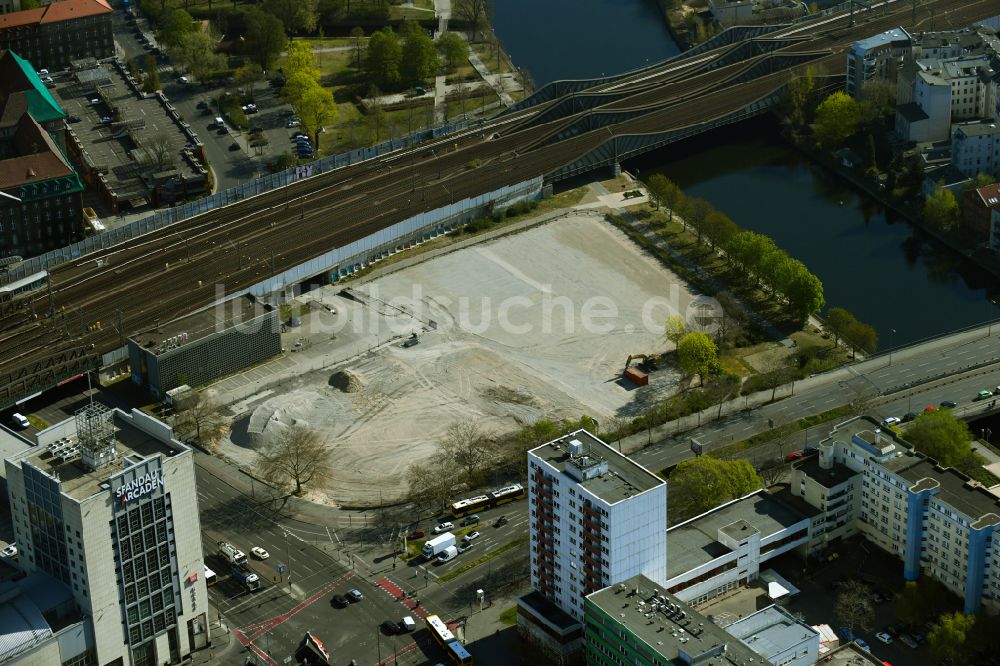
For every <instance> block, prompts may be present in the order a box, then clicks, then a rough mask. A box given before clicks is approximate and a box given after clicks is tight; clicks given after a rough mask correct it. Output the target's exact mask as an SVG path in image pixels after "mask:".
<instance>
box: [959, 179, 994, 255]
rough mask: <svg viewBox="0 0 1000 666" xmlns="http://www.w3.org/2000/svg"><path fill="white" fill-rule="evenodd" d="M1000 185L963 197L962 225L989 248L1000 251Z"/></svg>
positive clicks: (980, 189) (975, 190)
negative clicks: (996, 222) (996, 220)
mask: <svg viewBox="0 0 1000 666" xmlns="http://www.w3.org/2000/svg"><path fill="white" fill-rule="evenodd" d="M998 216H1000V183H993V184H992V185H987V186H986V187H980V188H979V189H972V190H969V191H967V192H965V194H963V195H962V224H963V225H964V226H965V228H966V229H968V230H969V231H971V232H972V233H973V234H975V236H976V237H977V238H979V239H980V240H981V241H982V242H983V243H984V244H985V245H986V246H987V247H989V248H990V249H993V250H1000V228H997V225H996V224H995V222H994V220H995V219H996V218H997V217H998Z"/></svg>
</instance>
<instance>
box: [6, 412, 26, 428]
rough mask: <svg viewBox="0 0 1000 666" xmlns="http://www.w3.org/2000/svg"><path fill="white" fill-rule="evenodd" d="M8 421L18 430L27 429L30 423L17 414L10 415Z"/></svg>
mask: <svg viewBox="0 0 1000 666" xmlns="http://www.w3.org/2000/svg"><path fill="white" fill-rule="evenodd" d="M10 419H11V421H13V422H14V425H16V426H17V427H19V428H27V427H28V426H30V425H31V423H29V422H28V419H26V418H25V417H24V415H23V414H18V413H17V412H14V413H13V414H11V417H10Z"/></svg>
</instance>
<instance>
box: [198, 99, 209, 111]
mask: <svg viewBox="0 0 1000 666" xmlns="http://www.w3.org/2000/svg"><path fill="white" fill-rule="evenodd" d="M198 108H199V109H207V108H208V102H206V101H205V100H201V101H200V102H198Z"/></svg>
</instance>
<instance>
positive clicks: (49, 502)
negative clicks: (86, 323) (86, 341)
mask: <svg viewBox="0 0 1000 666" xmlns="http://www.w3.org/2000/svg"><path fill="white" fill-rule="evenodd" d="M38 442H39V444H38V446H37V447H34V448H32V449H29V450H26V451H23V452H21V453H19V454H17V455H14V456H11V457H8V458H7V459H6V461H5V465H6V477H7V491H8V496H9V500H10V507H11V514H12V520H13V526H14V533H15V536H16V542H17V546H18V560H17V566H18V567H19V568H20V569H22V570H23V571H24V572H25V573H26V574H29V575H45V576H47V577H48V578H49V579H51V580H53V581H57V582H58V583H59V584H60V585H59V589H65V590H66V592H67V595H66V598H65V600H64V602H63V603H62V604H61V609H62V612H63V614H64V616H65V617H66V618H67V622H70V624H72V623H73V621H74V620H73V618H74V617H75V616H74V615H73V613H72V612H71V611H72V610H74V609H75V610H77V611H79V613H80V616H81V617H82V618H83V622H84V623H85V629H86V630H85V631H84V632H82V636H81V637H80V638H79V639H78V640H74V641H62V640H59V639H58V636H59V630H58V629H55V628H53V627H52V626H51V623H49V624H50V626H48V628H46V627H45V626H43V625H42V624H40V623H39V622H37V618H36V620H35V621H32V620H31V617H34V615H33V614H29V615H25V616H24V617H23V618H22V619H23V622H24V626H22V627H20V628H19V627H18V626H15V623H0V633H3V634H4V637H3V638H2V639H0V645H8V646H9V645H11V641H12V637H15V636H17V635H21V636H23V635H24V631H30V632H31V633H32V634H33V635H34V640H33V641H30V643H31V644H30V645H29V642H28V641H22V642H21V643H20V645H21V648H22V649H20V650H15V651H13V652H14V653H13V654H10V655H8V657H7V658H8V659H9V660H10V661H9V663H14V664H16V663H26V664H28V663H30V664H36V663H67V662H69V661H70V660H74V663H97V664H109V663H116V662H117V663H119V664H123V665H125V666H128V665H131V664H151V663H152V664H161V663H164V662H170V663H175V662H177V661H178V660H180V659H182V658H183V657H185V656H187V655H189V654H190V653H191V652H192V651H193V650H195V649H197V648H199V647H202V646H204V645H205V644H206V643H207V639H208V634H207V630H208V614H207V610H208V597H207V592H206V589H205V581H204V558H203V554H202V548H201V527H200V520H199V514H198V500H197V493H196V491H195V476H194V463H193V460H192V454H191V450H190V449H189V448H187V447H186V446H184V445H183V444H182V443H180V442H179V441H177V440H176V439H174V436H173V431H172V430H171V428H170V427H169V426H167V425H166V424H164V423H162V422H160V421H158V420H156V419H154V418H152V417H150V416H148V415H146V414H144V413H142V412H140V411H139V410H133V411H132V412H131V413H125V412H123V411H121V410H118V409H114V410H112V409H110V408H107V407H105V406H103V405H100V404H90V405H88V406H86V407H83V408H81V409H80V410H79V411H78V412H77V413H76V415H75V417H74V418H71V419H67V420H66V421H64V422H62V423H59V424H56V425H54V426H52V427H50V428H47V429H45V430H43V431H41V432H39V433H38ZM22 594H24V595H25V598H26V599H28V600H31V603H32V604H34V605H35V606H37V607H42V606H44V605H46V604H43V603H41V602H39V600H38V598H37V597H35V596H32V593H31V592H30V591H22ZM29 625H30V626H29ZM15 642H16V641H15ZM53 642H54V643H53ZM38 650H47V652H45V653H44V654H46V655H51V656H52V660H50V661H44V662H41V661H37V657H36V656H35V655H36V653H37V651H38ZM56 657H58V658H56ZM81 659H85V660H86V661H79V660H81ZM22 660H23V662H22Z"/></svg>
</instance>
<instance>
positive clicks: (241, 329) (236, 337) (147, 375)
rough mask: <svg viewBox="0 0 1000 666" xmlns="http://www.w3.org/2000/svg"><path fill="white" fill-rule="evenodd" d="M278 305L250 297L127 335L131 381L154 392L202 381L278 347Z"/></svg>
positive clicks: (246, 364) (243, 365) (274, 352)
mask: <svg viewBox="0 0 1000 666" xmlns="http://www.w3.org/2000/svg"><path fill="white" fill-rule="evenodd" d="M278 315H279V311H278V309H277V308H272V307H271V306H267V305H260V304H259V303H257V302H256V301H254V300H253V299H250V298H235V299H233V300H230V301H226V302H224V303H220V304H218V305H215V306H213V307H211V308H209V309H207V310H202V311H200V312H196V313H195V314H192V315H188V316H186V317H181V318H180V319H176V320H174V321H171V322H169V323H166V324H163V325H159V324H157V325H156V326H154V327H153V328H152V329H150V330H147V331H143V332H142V333H139V334H137V335H135V336H133V337H131V338H129V340H128V352H129V361H130V363H131V366H132V381H133V382H135V383H136V384H138V385H139V386H142V387H143V388H145V389H146V390H148V391H149V392H150V393H151V394H152V395H153V396H154V397H156V398H164V397H165V396H166V395H167V392H168V391H170V390H171V389H174V388H177V387H178V386H183V385H188V386H192V387H196V386H200V385H202V384H206V383H208V382H210V381H212V380H213V379H218V378H219V377H225V376H226V375H230V374H232V373H234V372H239V371H240V370H243V369H244V368H248V367H250V366H252V365H256V364H257V363H260V362H262V361H265V360H267V359H269V358H271V357H272V356H275V355H277V354H280V353H281V322H280V321H279V320H278Z"/></svg>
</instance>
